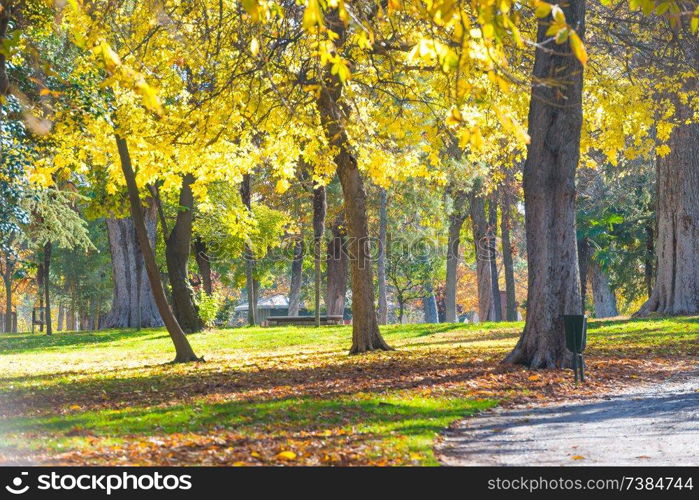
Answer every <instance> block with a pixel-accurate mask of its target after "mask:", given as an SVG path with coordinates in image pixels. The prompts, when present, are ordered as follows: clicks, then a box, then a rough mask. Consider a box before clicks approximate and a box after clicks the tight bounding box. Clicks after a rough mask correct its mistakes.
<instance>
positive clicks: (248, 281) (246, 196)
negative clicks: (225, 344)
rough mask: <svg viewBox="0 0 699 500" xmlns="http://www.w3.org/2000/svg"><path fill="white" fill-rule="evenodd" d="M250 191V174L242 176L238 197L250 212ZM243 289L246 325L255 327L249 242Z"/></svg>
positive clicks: (255, 297) (247, 244) (255, 310)
mask: <svg viewBox="0 0 699 500" xmlns="http://www.w3.org/2000/svg"><path fill="white" fill-rule="evenodd" d="M251 196H252V193H251V190H250V174H245V175H244V176H243V182H242V183H241V185H240V197H241V198H242V201H243V205H245V207H246V208H247V209H248V212H250V211H251V210H252V204H251ZM243 257H244V259H245V289H246V291H247V295H248V325H250V326H255V325H256V324H257V291H256V290H255V256H254V254H253V252H252V247H251V246H250V242H247V241H246V242H245V252H244V256H243Z"/></svg>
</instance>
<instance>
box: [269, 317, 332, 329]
mask: <svg viewBox="0 0 699 500" xmlns="http://www.w3.org/2000/svg"><path fill="white" fill-rule="evenodd" d="M342 319H343V317H342V314H337V315H333V314H331V315H329V316H328V315H326V314H322V315H321V316H320V324H321V325H341V324H342ZM315 323H316V318H315V316H269V317H268V318H267V326H280V325H306V326H313V325H315Z"/></svg>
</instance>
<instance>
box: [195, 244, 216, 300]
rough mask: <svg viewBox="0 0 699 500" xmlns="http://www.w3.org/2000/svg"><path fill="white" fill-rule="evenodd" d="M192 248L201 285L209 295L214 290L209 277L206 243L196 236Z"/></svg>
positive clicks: (209, 262) (209, 266)
mask: <svg viewBox="0 0 699 500" xmlns="http://www.w3.org/2000/svg"><path fill="white" fill-rule="evenodd" d="M192 249H193V250H194V259H195V260H196V261H197V267H198V268H199V275H200V276H201V286H202V288H204V292H206V294H207V295H211V294H212V293H213V292H214V283H213V279H212V277H211V260H210V258H209V253H208V249H207V247H206V243H204V241H203V240H202V239H201V238H199V237H197V238H195V239H194V245H193V247H192Z"/></svg>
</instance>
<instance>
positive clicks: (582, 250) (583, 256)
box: [578, 238, 592, 308]
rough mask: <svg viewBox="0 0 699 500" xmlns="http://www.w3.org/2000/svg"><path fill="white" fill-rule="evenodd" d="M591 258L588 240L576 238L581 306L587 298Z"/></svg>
mask: <svg viewBox="0 0 699 500" xmlns="http://www.w3.org/2000/svg"><path fill="white" fill-rule="evenodd" d="M591 258H592V248H591V247H590V241H589V240H588V239H587V238H580V239H578V273H579V274H580V300H582V305H583V308H584V307H585V300H586V298H587V282H588V278H589V276H588V272H589V269H590V261H591Z"/></svg>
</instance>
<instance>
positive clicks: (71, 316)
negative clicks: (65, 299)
mask: <svg viewBox="0 0 699 500" xmlns="http://www.w3.org/2000/svg"><path fill="white" fill-rule="evenodd" d="M66 330H67V331H73V330H75V309H73V304H72V298H71V305H70V307H68V310H67V311H66Z"/></svg>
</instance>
